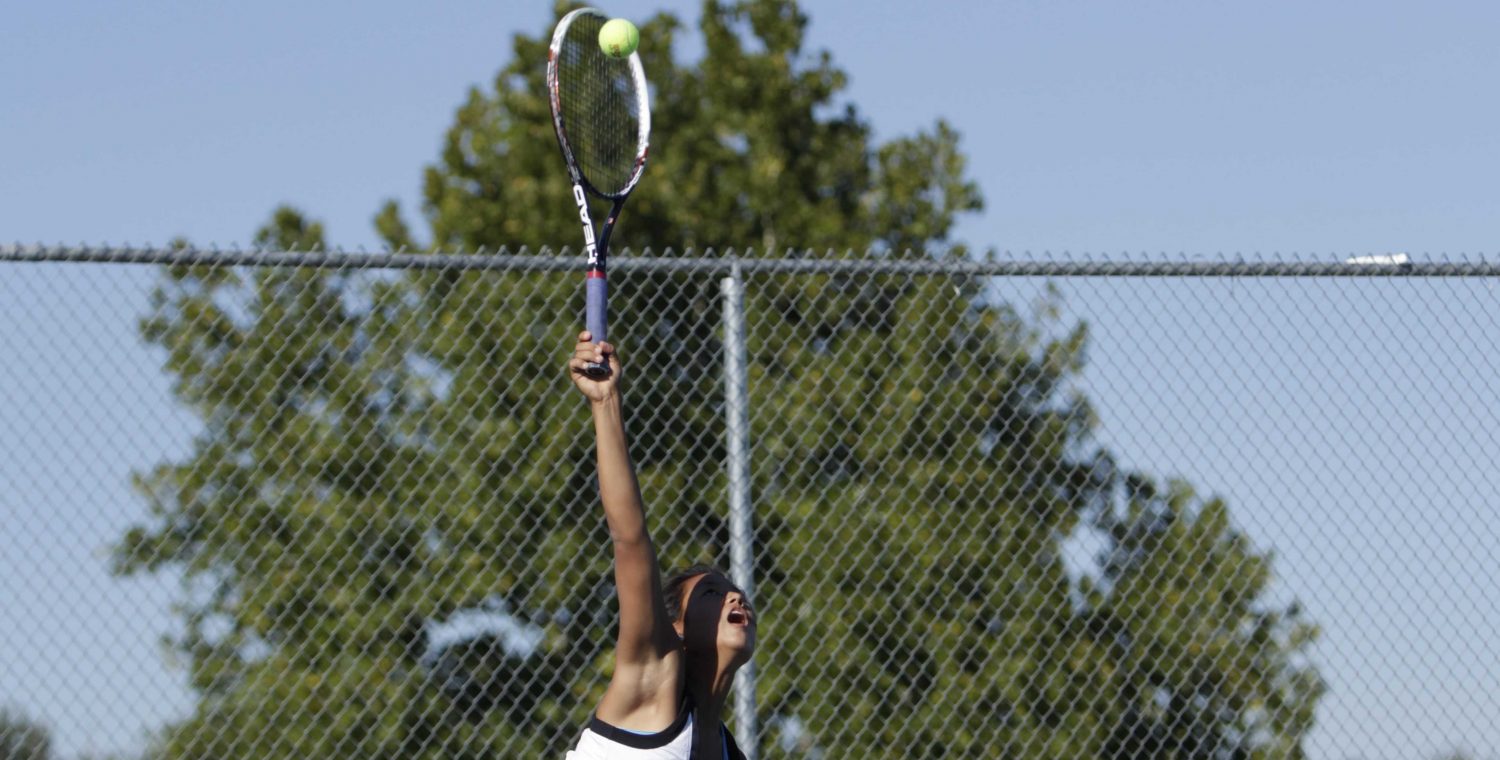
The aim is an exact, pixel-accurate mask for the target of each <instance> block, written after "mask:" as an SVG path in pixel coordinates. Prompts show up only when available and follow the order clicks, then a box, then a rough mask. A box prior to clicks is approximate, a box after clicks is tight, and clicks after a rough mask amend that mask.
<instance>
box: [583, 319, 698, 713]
mask: <svg viewBox="0 0 1500 760" xmlns="http://www.w3.org/2000/svg"><path fill="white" fill-rule="evenodd" d="M606 359H607V360H608V362H609V367H610V374H609V376H608V377H606V378H603V379H595V378H592V377H590V376H589V375H588V374H586V373H585V372H584V371H583V367H584V364H585V363H586V362H589V361H594V362H600V363H603V362H604V361H605V360H606ZM568 368H569V374H571V375H572V377H573V383H574V384H575V385H577V386H578V389H579V390H580V391H582V392H583V395H584V396H585V397H586V398H588V400H589V407H590V409H591V410H592V411H593V417H594V436H595V441H596V444H595V445H596V449H597V453H598V458H599V497H600V501H602V502H603V503H604V519H605V521H606V522H607V523H608V524H609V536H610V539H611V542H612V543H613V545H614V553H615V588H616V590H617V593H618V594H619V597H620V633H619V639H618V640H617V641H616V643H615V675H614V679H613V680H612V681H611V683H610V689H609V693H607V694H606V697H605V701H606V703H609V702H611V701H618V702H619V703H620V704H616V705H613V707H614V708H615V709H611V710H605V709H604V706H603V705H601V710H600V712H601V717H605V715H604V713H605V712H614V713H618V712H619V711H620V710H624V711H626V712H634V711H635V710H636V709H637V708H638V707H641V706H643V703H647V702H651V703H655V702H658V701H661V700H660V697H661V696H662V695H659V694H657V693H656V692H657V690H658V687H659V686H660V687H665V688H666V689H669V690H675V688H676V671H675V670H673V669H672V668H670V667H665V668H664V667H663V664H664V661H665V660H667V659H668V657H669V656H676V655H675V652H676V650H677V648H678V647H677V641H676V639H677V633H676V631H674V630H673V629H672V621H670V620H668V619H667V613H666V605H665V604H664V602H663V598H662V587H661V571H660V569H659V568H658V567H657V564H656V549H655V547H653V546H652V544H651V535H650V533H649V532H648V531H647V530H646V514H645V509H644V507H643V506H642V504H641V491H640V486H639V485H638V484H637V483H636V479H635V469H634V467H633V466H632V465H631V463H630V452H629V450H628V448H627V446H626V438H625V417H624V412H623V405H622V404H621V400H620V385H619V382H620V361H619V358H618V357H617V356H615V351H614V348H613V347H612V346H610V344H608V343H600V344H594V343H592V342H590V335H589V333H587V332H584V333H582V334H580V335H579V336H578V345H577V346H575V347H574V350H573V358H572V360H571V361H569V363H568ZM674 664H675V663H674ZM668 681H669V682H670V683H667V682H668ZM665 696H666V697H667V699H666V700H665V701H666V703H667V704H668V705H671V704H672V702H673V700H674V699H675V697H674V696H673V695H670V694H669V695H665Z"/></svg>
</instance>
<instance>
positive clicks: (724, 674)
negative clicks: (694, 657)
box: [687, 662, 739, 725]
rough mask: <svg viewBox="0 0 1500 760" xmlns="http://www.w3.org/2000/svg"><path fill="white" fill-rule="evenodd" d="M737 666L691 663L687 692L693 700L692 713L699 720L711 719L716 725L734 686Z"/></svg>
mask: <svg viewBox="0 0 1500 760" xmlns="http://www.w3.org/2000/svg"><path fill="white" fill-rule="evenodd" d="M738 670H739V665H725V666H719V665H718V664H717V663H714V662H703V663H693V664H692V665H691V666H689V668H688V674H687V676H688V679H687V681H688V682H687V692H688V694H690V695H691V696H692V698H693V712H694V714H695V717H697V718H698V719H699V720H703V719H712V721H713V724H714V725H717V724H718V722H719V716H721V715H723V714H724V703H725V702H728V701H729V690H730V688H732V687H733V686H734V674H735V671H738Z"/></svg>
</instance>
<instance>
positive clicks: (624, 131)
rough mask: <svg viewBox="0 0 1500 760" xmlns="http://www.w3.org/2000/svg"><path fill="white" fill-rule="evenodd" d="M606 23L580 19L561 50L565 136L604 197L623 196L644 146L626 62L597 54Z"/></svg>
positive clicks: (559, 77) (632, 80)
mask: <svg viewBox="0 0 1500 760" xmlns="http://www.w3.org/2000/svg"><path fill="white" fill-rule="evenodd" d="M604 21H605V19H603V18H601V17H599V16H595V15H592V14H586V15H581V16H579V17H578V18H576V19H574V20H573V22H572V23H571V24H570V25H569V27H568V29H567V32H566V34H565V35H564V37H563V40H562V45H561V47H560V48H559V50H558V60H557V85H558V100H559V105H560V107H561V111H562V119H563V132H564V133H565V138H566V140H567V143H568V147H569V148H570V149H571V150H572V153H573V160H574V162H575V163H577V165H578V170H579V171H580V172H582V174H583V176H584V179H586V180H587V181H588V183H589V184H590V185H591V186H593V188H594V189H595V190H597V191H599V192H600V193H603V194H605V195H614V194H617V193H620V192H622V191H623V190H624V189H625V188H626V186H627V185H629V184H630V180H631V178H632V177H633V175H634V174H635V169H636V160H637V150H638V148H639V144H640V129H641V113H640V93H639V92H638V91H637V89H636V79H635V77H634V76H633V75H632V72H631V68H630V62H629V61H628V60H627V59H619V58H610V57H609V56H607V55H605V54H604V52H603V51H601V50H600V49H599V29H600V27H602V26H604Z"/></svg>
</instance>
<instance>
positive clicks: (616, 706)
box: [597, 650, 685, 731]
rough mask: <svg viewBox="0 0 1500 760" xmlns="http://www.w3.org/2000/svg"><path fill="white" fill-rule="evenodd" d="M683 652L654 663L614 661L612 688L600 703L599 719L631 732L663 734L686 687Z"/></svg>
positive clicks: (673, 716)
mask: <svg viewBox="0 0 1500 760" xmlns="http://www.w3.org/2000/svg"><path fill="white" fill-rule="evenodd" d="M683 676H684V672H683V657H682V652H681V651H680V650H672V651H669V652H667V653H666V654H665V655H664V656H663V657H662V658H661V659H660V660H657V661H656V662H653V663H645V664H641V663H622V662H619V661H616V662H615V672H614V675H613V676H611V677H610V679H609V688H607V689H605V691H604V698H603V699H601V700H600V701H599V709H598V712H597V714H598V717H599V720H602V721H604V722H605V723H608V724H610V725H612V726H618V727H620V728H626V729H630V730H632V731H660V730H662V729H664V728H666V727H668V726H670V725H672V722H673V721H675V720H676V719H677V711H678V709H679V708H680V707H681V705H682V691H683V688H684V683H685V681H684V678H683Z"/></svg>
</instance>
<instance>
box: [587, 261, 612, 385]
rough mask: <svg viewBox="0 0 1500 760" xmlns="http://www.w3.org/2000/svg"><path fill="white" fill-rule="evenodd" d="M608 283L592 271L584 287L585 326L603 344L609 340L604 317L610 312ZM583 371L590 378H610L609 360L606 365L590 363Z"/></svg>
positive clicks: (595, 340)
mask: <svg viewBox="0 0 1500 760" xmlns="http://www.w3.org/2000/svg"><path fill="white" fill-rule="evenodd" d="M606 282H607V281H606V280H605V279H604V273H603V272H594V271H591V272H589V276H588V279H587V280H585V281H584V286H583V288H584V290H583V299H584V304H583V321H584V326H585V327H587V328H588V331H589V332H590V333H593V335H594V342H595V343H603V342H604V341H605V340H607V338H606V337H605V331H604V315H605V314H606V313H607V312H608V310H609V286H608V285H606V284H605V283H606ZM583 371H584V373H585V374H587V375H589V376H590V377H608V376H609V363H608V360H605V363H604V364H599V363H596V362H589V363H587V364H585V365H583Z"/></svg>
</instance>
